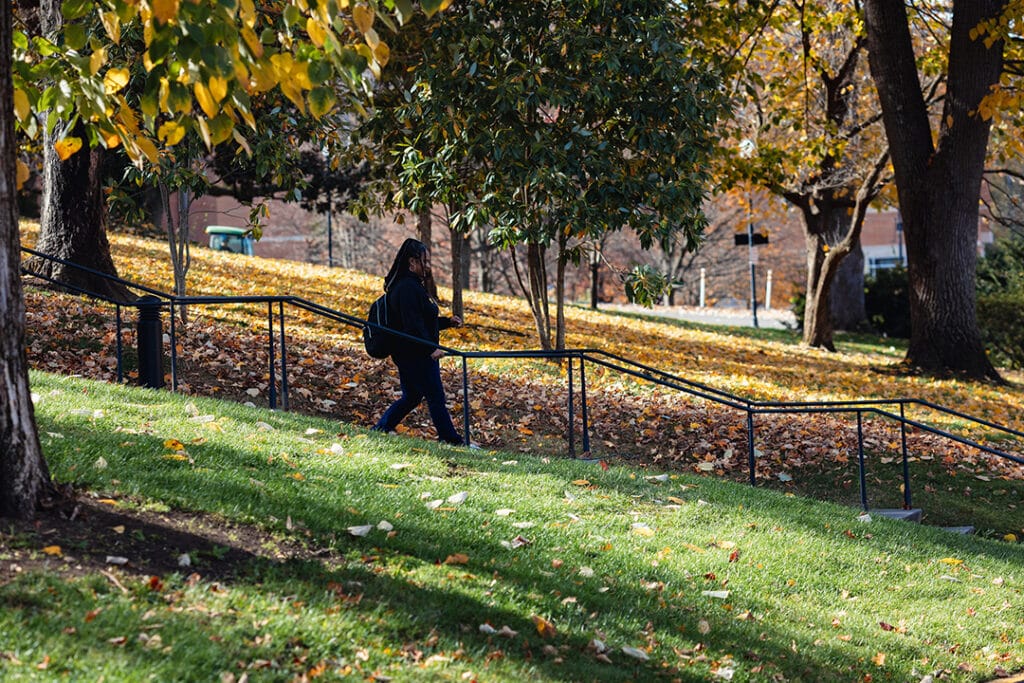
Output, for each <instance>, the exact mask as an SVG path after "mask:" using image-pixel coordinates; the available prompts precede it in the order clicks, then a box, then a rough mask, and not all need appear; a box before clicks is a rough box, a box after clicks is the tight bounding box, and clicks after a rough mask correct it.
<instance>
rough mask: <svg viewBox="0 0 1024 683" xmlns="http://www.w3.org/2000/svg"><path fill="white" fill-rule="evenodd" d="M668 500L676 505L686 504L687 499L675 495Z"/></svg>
mask: <svg viewBox="0 0 1024 683" xmlns="http://www.w3.org/2000/svg"><path fill="white" fill-rule="evenodd" d="M667 500H668V502H670V503H675V504H676V505H685V504H686V501H685V500H683V499H682V498H676V497H675V496H669V497H668V499H667Z"/></svg>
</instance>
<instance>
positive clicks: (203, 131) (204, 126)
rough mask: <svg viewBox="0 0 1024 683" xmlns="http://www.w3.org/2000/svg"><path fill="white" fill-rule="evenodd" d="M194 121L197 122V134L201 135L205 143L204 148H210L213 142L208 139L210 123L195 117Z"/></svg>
mask: <svg viewBox="0 0 1024 683" xmlns="http://www.w3.org/2000/svg"><path fill="white" fill-rule="evenodd" d="M196 122H197V123H198V124H199V134H200V135H201V136H203V142H204V143H205V144H206V148H207V149H210V148H212V147H213V144H212V142H211V140H210V124H209V123H207V122H206V119H203V118H200V119H197V120H196Z"/></svg>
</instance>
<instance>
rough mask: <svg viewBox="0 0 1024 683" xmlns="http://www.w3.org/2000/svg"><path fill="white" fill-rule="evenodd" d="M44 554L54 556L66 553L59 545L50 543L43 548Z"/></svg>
mask: <svg viewBox="0 0 1024 683" xmlns="http://www.w3.org/2000/svg"><path fill="white" fill-rule="evenodd" d="M43 554H45V555H53V556H54V557H61V556H62V555H64V551H63V550H61V549H60V546H59V545H48V546H46V547H45V548H43Z"/></svg>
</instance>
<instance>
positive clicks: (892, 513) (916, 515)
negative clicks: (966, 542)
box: [871, 508, 974, 534]
mask: <svg viewBox="0 0 1024 683" xmlns="http://www.w3.org/2000/svg"><path fill="white" fill-rule="evenodd" d="M871 514H873V515H879V516H880V517H888V518H889V519H899V520H902V521H904V522H915V523H917V524H920V523H921V509H920V508H911V509H910V510H900V509H897V508H890V509H879V510H872V511H871ZM942 528H943V529H944V530H945V531H949V532H951V533H954V534H973V533H974V527H973V526H945V527H942Z"/></svg>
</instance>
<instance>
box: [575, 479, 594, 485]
mask: <svg viewBox="0 0 1024 683" xmlns="http://www.w3.org/2000/svg"><path fill="white" fill-rule="evenodd" d="M572 483H573V484H575V485H576V486H590V482H589V481H588V480H586V479H576V480H575V481H573V482H572Z"/></svg>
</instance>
